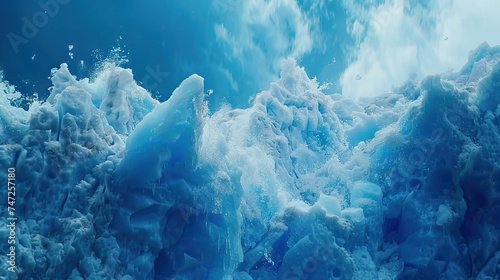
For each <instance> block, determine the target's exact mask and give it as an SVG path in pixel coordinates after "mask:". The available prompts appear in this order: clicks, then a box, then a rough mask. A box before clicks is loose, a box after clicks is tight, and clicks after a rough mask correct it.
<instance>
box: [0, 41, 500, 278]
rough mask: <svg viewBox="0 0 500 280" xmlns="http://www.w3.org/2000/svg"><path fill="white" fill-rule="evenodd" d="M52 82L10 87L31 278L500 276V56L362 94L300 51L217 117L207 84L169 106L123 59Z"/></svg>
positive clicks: (1, 221)
mask: <svg viewBox="0 0 500 280" xmlns="http://www.w3.org/2000/svg"><path fill="white" fill-rule="evenodd" d="M52 82H53V87H52V88H51V95H50V97H49V98H48V99H47V100H46V101H44V102H40V101H34V102H33V103H32V104H31V106H30V108H29V110H24V109H22V108H19V107H18V106H17V105H16V100H18V99H19V98H20V94H19V93H17V92H16V91H15V90H14V89H13V88H12V87H11V86H9V85H8V83H7V82H2V83H1V84H0V87H1V89H2V91H3V94H2V95H1V96H0V115H1V119H0V120H1V125H0V150H1V155H2V156H1V157H0V167H1V169H2V170H7V169H8V168H9V167H15V168H16V172H17V174H16V176H17V180H18V181H17V184H18V187H17V194H16V205H17V208H18V209H17V215H18V240H19V244H18V247H17V248H18V265H17V267H18V270H19V271H18V275H19V277H20V279H35V278H36V279H234V280H247V279H288V280H292V279H467V278H474V277H475V278H474V279H498V277H500V265H499V264H500V145H499V143H500V132H499V122H500V47H490V46H488V45H486V44H483V45H481V46H479V48H478V49H477V50H475V51H474V52H472V53H471V55H470V58H469V62H468V63H467V64H466V65H465V66H464V67H463V68H462V69H461V70H460V71H459V72H457V73H447V74H441V75H433V76H429V77H426V78H425V79H423V80H422V81H421V82H418V81H408V82H407V83H406V84H405V85H403V86H402V87H400V88H396V89H394V92H393V93H391V94H389V95H386V96H382V97H378V98H374V99H370V100H367V101H363V102H357V101H353V100H351V99H349V98H346V97H343V96H341V95H338V94H336V95H325V94H323V93H322V91H321V88H320V87H319V85H318V83H317V82H316V81H315V79H310V78H308V76H307V74H306V72H305V70H304V69H303V68H300V67H298V66H297V65H296V62H295V61H294V60H291V59H289V60H285V61H284V62H283V65H282V71H281V75H280V79H279V80H278V81H277V82H275V83H272V84H271V85H270V88H269V90H267V91H263V92H261V93H259V94H257V95H256V96H255V98H254V99H253V100H252V105H251V107H250V108H248V109H232V108H230V107H229V106H226V107H223V108H222V109H220V110H219V111H217V112H210V111H209V109H208V107H209V106H208V104H207V102H206V101H204V100H206V97H207V93H206V92H205V90H204V87H203V83H204V80H203V78H201V77H199V76H197V75H193V76H191V77H189V78H187V79H186V80H185V81H184V82H182V84H181V85H180V86H179V87H178V88H177V89H176V90H175V91H174V93H173V94H172V96H171V98H170V99H169V100H167V101H165V102H164V103H161V104H160V103H159V102H157V101H156V100H154V99H152V98H151V96H150V94H149V93H148V92H147V91H145V90H144V89H143V88H141V87H140V86H138V85H137V83H136V82H135V81H134V79H133V75H132V72H131V71H130V70H127V69H122V68H120V67H112V66H110V67H108V68H106V70H105V71H103V72H102V73H101V74H100V75H99V76H98V77H97V78H96V79H95V80H93V81H89V80H88V79H84V80H80V81H78V80H76V78H75V77H74V76H72V75H71V74H70V73H69V71H68V69H67V66H66V65H65V64H62V65H61V67H60V68H59V69H57V70H54V72H53V73H52ZM0 175H1V178H2V179H1V180H2V181H4V182H5V181H7V179H6V176H7V175H6V174H5V173H3V172H2V173H0ZM0 192H1V193H2V197H6V192H7V189H6V188H2V189H1V191H0ZM6 224H7V220H6V219H5V217H2V218H0V237H1V239H2V240H5V239H6V238H7V236H8V234H9V232H8V230H7V227H6ZM0 246H1V247H2V250H3V251H7V248H3V247H5V246H7V243H6V242H5V243H2V244H1V245H0ZM0 260H1V262H0V267H1V270H3V271H6V269H7V267H6V266H7V257H6V256H5V255H2V256H0Z"/></svg>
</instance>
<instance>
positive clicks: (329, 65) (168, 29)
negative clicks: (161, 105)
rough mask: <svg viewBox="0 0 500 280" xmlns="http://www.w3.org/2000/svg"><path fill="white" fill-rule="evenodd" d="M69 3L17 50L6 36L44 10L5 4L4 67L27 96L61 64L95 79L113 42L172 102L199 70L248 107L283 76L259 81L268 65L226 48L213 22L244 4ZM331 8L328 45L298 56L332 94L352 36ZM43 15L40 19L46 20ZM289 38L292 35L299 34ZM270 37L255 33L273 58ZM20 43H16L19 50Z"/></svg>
mask: <svg viewBox="0 0 500 280" xmlns="http://www.w3.org/2000/svg"><path fill="white" fill-rule="evenodd" d="M48 2H50V1H48ZM48 2H44V3H48ZM67 2H68V3H67V4H59V5H58V12H57V13H55V15H53V16H51V15H50V14H48V15H49V16H48V20H47V23H46V24H44V25H43V26H41V27H39V28H37V29H38V31H37V32H36V35H35V36H33V38H31V39H28V42H26V43H24V42H23V43H20V44H18V45H17V46H16V47H14V46H13V44H12V43H11V42H10V40H9V39H8V34H9V33H11V32H12V33H15V34H17V35H20V36H22V35H23V34H22V30H23V29H22V28H23V26H24V25H25V23H24V22H23V20H22V18H26V19H27V20H28V21H29V22H30V23H33V17H34V16H35V15H36V14H37V13H39V12H40V11H42V10H43V8H42V7H41V6H40V5H39V4H34V3H35V1H27V0H21V1H15V2H10V1H9V2H7V1H3V2H2V3H0V13H1V19H2V24H1V25H0V38H2V40H0V68H1V69H3V70H4V74H5V78H6V80H8V81H10V83H11V84H14V85H15V86H16V87H17V88H18V90H19V91H21V92H22V93H24V94H27V95H31V94H33V93H34V92H37V93H38V94H39V96H40V97H42V98H43V97H46V96H47V94H48V90H47V89H48V88H49V87H50V86H51V83H50V81H49V80H48V79H47V78H48V77H49V75H50V69H52V68H54V67H58V66H59V64H61V63H63V62H66V63H68V65H69V68H70V70H71V71H72V73H73V74H74V75H77V77H78V78H83V77H87V76H89V74H91V73H92V72H93V70H95V68H96V65H97V64H98V63H99V62H100V61H101V60H103V59H104V58H106V57H108V56H109V53H110V51H111V50H112V49H113V48H115V47H120V49H121V51H122V52H121V53H122V54H123V55H124V56H126V57H127V58H128V63H125V64H124V65H123V66H125V67H128V68H131V69H133V73H134V77H135V79H136V80H137V81H138V82H142V85H143V86H144V87H145V88H146V89H148V90H150V91H151V92H152V93H153V95H155V96H156V97H158V98H159V100H161V101H163V100H166V99H167V98H168V97H169V96H170V94H171V92H172V91H173V90H174V89H175V88H176V87H177V86H178V85H179V83H180V82H181V81H182V80H183V79H185V78H186V77H188V76H189V75H191V74H193V73H197V74H199V75H201V76H203V77H204V78H205V79H206V87H207V88H208V89H213V90H214V92H215V93H216V94H217V96H218V97H219V98H218V99H217V100H215V99H214V100H213V102H215V103H217V102H219V99H220V98H221V97H224V98H225V100H227V101H228V102H229V103H231V104H234V105H240V106H241V105H243V106H248V104H241V102H240V101H239V100H242V98H241V96H242V95H243V96H248V97H249V96H251V95H253V94H255V93H257V92H259V91H261V90H264V89H266V88H267V87H268V86H269V83H270V82H271V81H273V80H274V79H275V77H277V75H278V74H279V67H278V68H275V69H270V73H271V74H273V75H274V76H270V75H267V76H264V78H263V79H262V80H256V78H255V77H256V76H258V75H257V74H258V73H261V72H265V71H266V69H268V68H270V67H269V65H259V64H249V63H246V64H244V65H243V64H242V63H241V61H239V60H238V58H237V57H233V58H231V56H228V53H229V52H230V51H229V50H228V48H227V47H225V46H224V44H223V43H221V42H220V41H218V40H217V39H216V35H215V30H214V26H215V25H216V24H224V25H225V26H228V29H230V28H231V25H232V24H234V22H235V20H237V17H238V15H237V14H236V13H235V10H234V9H236V8H235V6H233V5H238V4H240V3H238V2H239V1H228V2H227V3H229V4H227V3H226V2H225V0H220V1H204V0H203V1H196V0H187V1H172V0H167V1H156V0H147V1H142V2H139V1H132V0H125V1H112V0H104V1H98V0H90V1H81V0H71V1H67ZM305 2H306V3H304V9H307V8H308V7H310V5H311V4H310V3H308V1H305ZM56 3H58V2H56ZM233 3H234V4H233ZM327 5H328V9H325V10H324V12H322V14H320V16H321V18H322V19H323V20H321V22H319V23H318V24H317V27H318V28H319V29H320V30H321V32H324V35H325V36H324V39H323V45H322V46H319V45H318V46H314V47H313V48H312V50H311V51H308V52H306V53H305V54H302V55H300V56H298V57H296V58H297V59H298V60H299V63H300V65H302V66H305V67H306V70H307V71H308V73H309V75H311V76H317V77H318V79H319V82H320V83H324V82H328V83H332V86H331V92H334V91H337V92H339V89H340V88H339V84H338V79H339V77H340V74H341V73H342V71H343V70H344V68H345V65H346V61H347V56H346V55H345V50H347V49H348V46H349V44H350V42H351V39H350V38H349V37H348V36H347V34H346V31H345V29H346V27H345V24H346V19H345V16H346V12H345V9H344V8H343V7H342V5H341V4H340V3H339V2H335V3H333V2H332V3H331V2H329V3H328V4H327ZM38 20H39V21H42V20H43V17H41V18H40V19H38ZM235 28H236V29H234V28H233V32H235V33H236V34H237V33H238V29H237V28H238V27H237V26H236V27H235ZM256 30H257V33H256V34H259V33H258V32H261V33H265V32H266V30H265V29H263V30H258V29H256ZM291 32H293V30H292V31H291ZM289 35H290V36H291V37H293V36H294V34H293V33H290V34H289ZM269 36H271V39H269V38H267V39H266V38H265V37H264V39H262V38H258V37H254V38H250V40H252V41H254V42H256V44H257V45H258V46H259V47H262V49H263V51H264V53H266V52H267V53H269V56H271V55H275V54H276V52H275V51H273V50H272V49H273V48H274V46H273V44H274V43H276V42H275V41H273V40H272V36H273V34H270V35H269ZM262 40H268V41H267V42H266V41H262ZM264 44H267V45H268V46H265V45H264ZM69 45H73V46H74V49H73V50H72V53H74V56H73V59H70V56H69V55H68V53H69V50H68V46H69ZM15 48H18V52H17V53H16V51H15ZM250 55H251V54H250ZM283 58H286V54H283ZM270 59H276V58H275V57H269V60H270ZM334 59H335V63H333V62H332V61H333V60H334ZM81 61H83V63H84V67H82V66H81ZM219 67H223V68H224V69H227V70H228V71H230V72H231V73H232V74H233V78H234V80H235V81H236V82H237V83H238V90H234V89H233V88H232V87H231V84H230V83H229V82H228V79H227V76H226V75H225V74H224V73H223V72H221V71H220V68H219ZM151 72H158V73H159V74H160V75H159V76H158V78H154V77H153V79H150V78H149V77H150V76H154V75H152V74H151ZM235 96H239V97H238V98H237V97H235Z"/></svg>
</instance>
